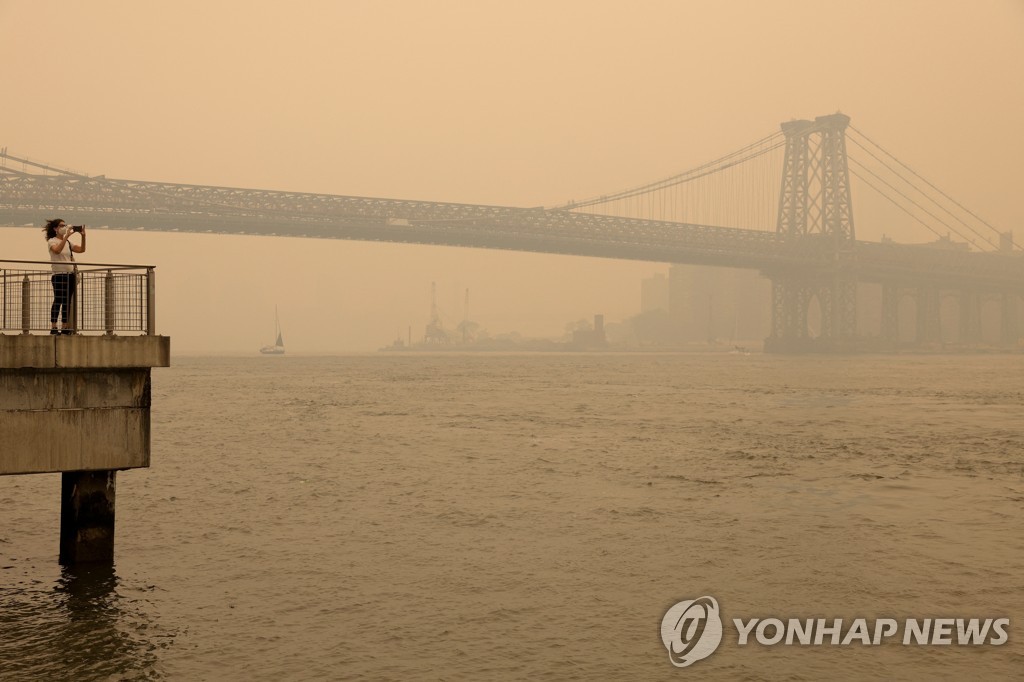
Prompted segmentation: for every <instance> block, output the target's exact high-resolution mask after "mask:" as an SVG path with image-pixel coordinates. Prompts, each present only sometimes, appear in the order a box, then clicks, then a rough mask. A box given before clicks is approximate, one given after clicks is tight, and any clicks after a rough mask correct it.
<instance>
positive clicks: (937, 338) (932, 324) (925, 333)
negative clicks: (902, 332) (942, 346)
mask: <svg viewBox="0 0 1024 682" xmlns="http://www.w3.org/2000/svg"><path fill="white" fill-rule="evenodd" d="M940 301H941V299H940V298H939V290H938V289H937V288H935V287H931V286H921V287H918V290H917V343H919V344H921V343H939V342H941V341H942V325H941V320H940V313H939V309H940V305H939V304H940Z"/></svg>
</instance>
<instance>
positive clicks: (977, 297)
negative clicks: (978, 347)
mask: <svg viewBox="0 0 1024 682" xmlns="http://www.w3.org/2000/svg"><path fill="white" fill-rule="evenodd" d="M960 343H961V344H962V345H974V344H978V343H981V294H979V293H978V292H977V291H975V290H973V289H963V290H961V291H960Z"/></svg>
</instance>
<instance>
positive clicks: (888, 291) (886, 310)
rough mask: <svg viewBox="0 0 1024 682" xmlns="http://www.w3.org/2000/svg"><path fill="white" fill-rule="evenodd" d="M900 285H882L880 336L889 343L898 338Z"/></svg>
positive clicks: (896, 340)
mask: <svg viewBox="0 0 1024 682" xmlns="http://www.w3.org/2000/svg"><path fill="white" fill-rule="evenodd" d="M901 294H902V292H901V291H900V287H899V286H898V285H896V284H889V283H886V284H883V285H882V338H883V339H885V340H886V341H889V342H891V343H897V342H899V340H900V295H901Z"/></svg>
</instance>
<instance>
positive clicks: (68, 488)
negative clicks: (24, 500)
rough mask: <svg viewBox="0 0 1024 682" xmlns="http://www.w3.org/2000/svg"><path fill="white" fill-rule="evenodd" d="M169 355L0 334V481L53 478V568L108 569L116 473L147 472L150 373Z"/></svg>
mask: <svg viewBox="0 0 1024 682" xmlns="http://www.w3.org/2000/svg"><path fill="white" fill-rule="evenodd" d="M170 351H171V340H170V338H168V337H166V336H113V335H104V336H51V335H46V336H33V335H31V334H21V335H0V475H12V474H40V473H53V472H61V474H62V480H61V512H60V562H61V563H63V564H80V563H90V562H99V563H110V562H112V561H113V559H114V516H115V514H114V499H115V498H114V492H115V489H116V475H117V471H118V470H122V469H136V468H140V467H148V466H149V456H150V421H149V420H150V417H149V413H150V403H151V390H150V371H151V369H152V368H153V367H169V366H170ZM55 492H56V491H55Z"/></svg>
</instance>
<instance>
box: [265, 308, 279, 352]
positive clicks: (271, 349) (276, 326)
mask: <svg viewBox="0 0 1024 682" xmlns="http://www.w3.org/2000/svg"><path fill="white" fill-rule="evenodd" d="M274 331H275V332H276V333H277V340H276V341H275V342H274V345H273V346H263V348H260V353H262V354H263V355H284V339H283V338H281V320H280V319H279V318H278V316H277V306H274Z"/></svg>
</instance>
